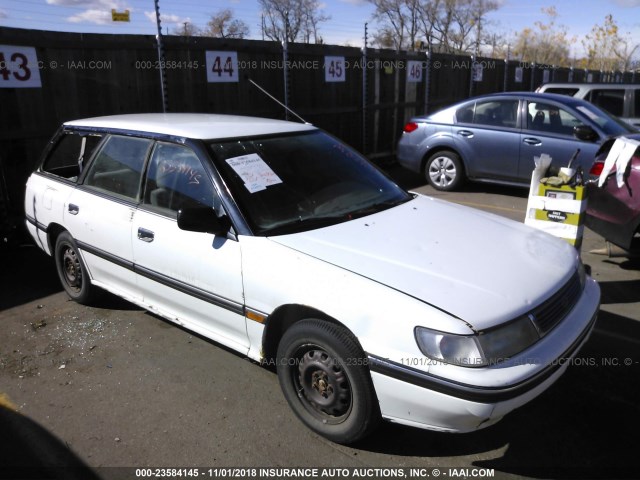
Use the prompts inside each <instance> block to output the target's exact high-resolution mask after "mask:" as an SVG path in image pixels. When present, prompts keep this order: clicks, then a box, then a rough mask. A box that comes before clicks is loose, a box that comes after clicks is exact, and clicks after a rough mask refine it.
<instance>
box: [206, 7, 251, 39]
mask: <svg viewBox="0 0 640 480" xmlns="http://www.w3.org/2000/svg"><path fill="white" fill-rule="evenodd" d="M203 34H204V35H205V36H207V37H216V38H245V37H248V36H249V25H247V24H246V23H245V22H243V21H242V20H239V19H237V18H233V11H231V10H229V9H228V8H227V9H224V10H220V11H219V12H218V13H215V14H213V15H211V19H210V20H209V22H207V28H206V30H205V31H204V32H203Z"/></svg>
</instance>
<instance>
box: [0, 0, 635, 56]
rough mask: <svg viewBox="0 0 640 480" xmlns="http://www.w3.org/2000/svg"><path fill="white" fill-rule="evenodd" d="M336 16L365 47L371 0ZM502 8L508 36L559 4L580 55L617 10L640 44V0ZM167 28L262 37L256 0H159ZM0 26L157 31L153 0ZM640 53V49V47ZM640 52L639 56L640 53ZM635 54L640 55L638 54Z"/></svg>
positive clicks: (25, 17)
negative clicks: (220, 24) (222, 14)
mask: <svg viewBox="0 0 640 480" xmlns="http://www.w3.org/2000/svg"><path fill="white" fill-rule="evenodd" d="M320 1H321V5H322V9H323V13H324V14H325V15H329V16H330V17H331V18H330V20H329V21H327V22H326V23H323V24H321V26H320V35H321V36H322V38H323V40H324V42H325V43H328V44H337V45H350V46H354V47H362V46H363V44H364V24H365V22H369V32H371V31H372V30H374V29H375V25H376V24H375V21H374V20H373V19H372V15H373V12H374V7H373V6H372V4H371V3H369V2H367V1H366V0H320ZM498 1H499V2H500V4H501V7H500V8H499V9H498V10H497V11H496V12H493V13H492V14H491V15H490V16H489V17H488V18H489V20H490V21H491V24H490V25H491V27H490V28H492V29H493V30H495V31H497V32H499V33H501V34H503V36H504V37H506V38H513V37H514V36H515V34H516V32H519V31H521V30H523V29H524V28H527V27H533V26H534V22H536V20H540V21H543V22H546V20H547V19H546V17H545V15H544V14H543V13H542V9H543V8H546V7H549V6H551V5H553V4H554V3H555V7H556V10H557V12H558V19H557V23H558V24H560V25H563V26H565V27H567V30H568V32H569V36H575V37H577V41H576V43H575V44H574V46H573V47H572V48H573V50H574V51H573V52H572V53H573V55H575V56H580V55H581V53H582V52H581V46H580V40H581V38H583V37H584V36H585V35H586V34H588V33H589V32H590V31H591V28H592V27H593V26H594V25H595V24H603V23H604V18H605V16H606V15H607V14H612V15H613V18H614V19H615V21H616V22H617V23H618V26H619V27H620V30H621V33H623V34H624V35H625V36H626V35H627V33H628V34H629V35H628V36H629V37H630V38H631V39H632V40H633V42H634V44H640V0H554V1H552V0H498ZM159 5H160V13H161V16H162V27H163V28H162V30H163V33H167V31H169V32H170V33H173V32H175V31H176V30H177V29H178V28H182V26H183V23H184V22H189V23H192V24H195V25H196V26H198V27H200V28H202V27H204V26H205V25H206V23H207V21H208V19H209V18H210V16H211V15H212V14H214V13H216V12H218V11H220V10H222V9H231V10H232V11H233V12H234V15H235V17H236V18H239V19H242V20H244V22H245V23H247V25H248V26H249V28H250V36H249V37H248V38H253V39H261V38H262V35H261V30H260V7H259V5H258V1H257V0H159ZM112 8H115V9H116V10H118V11H123V10H125V9H128V10H130V16H131V21H130V22H129V23H125V22H112V21H111V9H112ZM0 26H7V27H17V28H30V29H39V30H58V31H67V32H84V33H114V34H117V33H129V34H146V35H154V34H155V33H156V24H155V11H154V0H0ZM638 50H639V52H638V55H640V48H639V49H638ZM638 55H637V56H638ZM637 56H636V57H637Z"/></svg>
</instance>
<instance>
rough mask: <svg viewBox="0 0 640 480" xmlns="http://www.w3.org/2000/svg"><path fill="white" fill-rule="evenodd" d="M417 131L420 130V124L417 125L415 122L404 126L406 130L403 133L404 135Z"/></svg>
mask: <svg viewBox="0 0 640 480" xmlns="http://www.w3.org/2000/svg"><path fill="white" fill-rule="evenodd" d="M417 129H418V124H417V123H415V122H409V123H407V124H406V125H405V126H404V128H403V129H402V131H403V132H404V133H411V132H413V131H414V130H417Z"/></svg>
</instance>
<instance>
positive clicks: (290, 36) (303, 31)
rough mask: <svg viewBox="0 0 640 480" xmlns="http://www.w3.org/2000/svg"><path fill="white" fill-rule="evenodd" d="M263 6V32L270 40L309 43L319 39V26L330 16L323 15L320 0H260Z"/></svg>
mask: <svg viewBox="0 0 640 480" xmlns="http://www.w3.org/2000/svg"><path fill="white" fill-rule="evenodd" d="M258 2H259V4H260V6H261V7H262V25H261V27H262V33H263V35H264V36H265V37H267V38H269V39H270V40H275V41H278V42H282V41H284V40H285V37H286V39H287V41H289V42H295V41H296V40H298V38H301V39H302V41H306V42H307V43H308V42H310V41H311V37H312V36H313V39H314V41H316V42H317V41H319V38H320V37H319V32H318V26H319V24H320V23H322V22H326V21H327V20H329V18H330V17H328V16H326V15H323V14H322V12H321V4H320V2H319V1H318V0H258Z"/></svg>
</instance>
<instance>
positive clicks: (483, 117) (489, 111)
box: [456, 100, 518, 128]
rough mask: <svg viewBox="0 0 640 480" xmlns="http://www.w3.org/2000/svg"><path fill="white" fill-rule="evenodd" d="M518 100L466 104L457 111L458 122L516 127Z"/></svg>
mask: <svg viewBox="0 0 640 480" xmlns="http://www.w3.org/2000/svg"><path fill="white" fill-rule="evenodd" d="M517 117H518V100H490V101H485V102H478V103H477V104H475V109H474V104H473V103H472V104H470V105H465V106H463V107H460V108H459V109H458V110H457V111H456V120H457V121H458V123H474V124H476V125H487V126H492V127H507V128H515V127H516V120H517Z"/></svg>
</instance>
